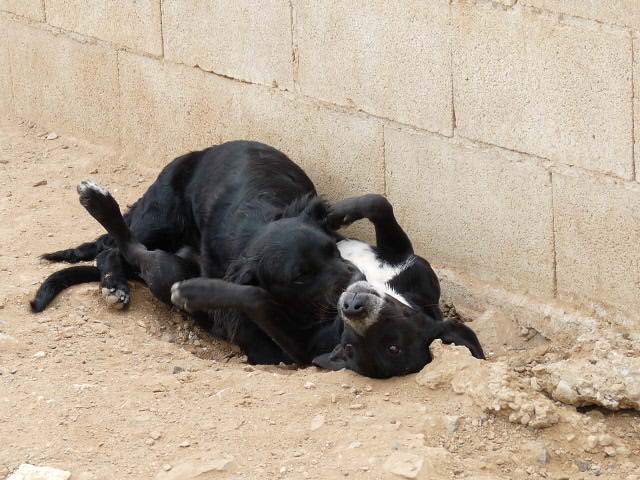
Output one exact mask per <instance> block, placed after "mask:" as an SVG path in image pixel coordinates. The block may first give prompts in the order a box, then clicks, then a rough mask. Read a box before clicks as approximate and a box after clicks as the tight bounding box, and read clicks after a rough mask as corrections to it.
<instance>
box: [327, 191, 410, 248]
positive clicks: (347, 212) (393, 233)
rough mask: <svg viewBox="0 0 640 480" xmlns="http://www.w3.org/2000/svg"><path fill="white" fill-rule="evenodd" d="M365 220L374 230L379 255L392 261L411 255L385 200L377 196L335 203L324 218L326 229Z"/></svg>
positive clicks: (390, 208) (407, 239)
mask: <svg viewBox="0 0 640 480" xmlns="http://www.w3.org/2000/svg"><path fill="white" fill-rule="evenodd" d="M363 218H366V219H368V220H369V221H370V222H371V223H373V226H374V227H375V230H376V246H377V247H378V250H379V251H380V253H381V254H382V256H384V257H386V258H389V259H392V260H395V259H404V258H406V257H408V256H409V255H411V254H413V247H412V245H411V240H409V237H408V236H407V234H406V233H405V232H404V230H403V229H402V227H401V226H400V225H399V224H398V221H397V220H396V217H395V216H394V214H393V207H392V206H391V204H390V203H389V201H388V200H387V199H386V198H385V197H383V196H382V195H378V194H373V193H371V194H368V195H362V196H361V197H352V198H347V199H346V200H341V201H339V202H337V203H335V204H334V205H333V206H332V207H331V212H330V213H329V216H328V217H327V223H328V225H329V228H332V229H333V230H337V229H338V228H340V227H342V226H346V225H350V224H352V223H353V222H355V221H357V220H361V219H363Z"/></svg>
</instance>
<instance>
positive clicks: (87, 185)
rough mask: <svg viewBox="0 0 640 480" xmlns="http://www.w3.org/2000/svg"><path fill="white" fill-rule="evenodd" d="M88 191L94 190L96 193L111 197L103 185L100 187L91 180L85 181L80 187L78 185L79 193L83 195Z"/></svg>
mask: <svg viewBox="0 0 640 480" xmlns="http://www.w3.org/2000/svg"><path fill="white" fill-rule="evenodd" d="M86 190H93V191H94V192H98V193H99V194H100V195H103V196H105V197H106V196H107V195H109V191H108V190H107V189H106V188H104V187H103V186H102V185H98V184H97V183H95V182H92V181H91V180H85V181H83V182H82V183H81V184H80V185H78V192H80V193H82V192H84V191H86Z"/></svg>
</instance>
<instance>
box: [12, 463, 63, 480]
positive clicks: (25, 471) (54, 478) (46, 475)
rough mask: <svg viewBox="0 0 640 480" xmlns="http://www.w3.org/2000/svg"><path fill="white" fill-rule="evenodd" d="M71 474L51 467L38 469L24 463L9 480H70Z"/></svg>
mask: <svg viewBox="0 0 640 480" xmlns="http://www.w3.org/2000/svg"><path fill="white" fill-rule="evenodd" d="M70 476H71V472H67V471H66V470H58V469H57V468H51V467H37V466H35V465H31V464H29V463H23V464H22V465H20V466H19V467H18V469H17V470H16V471H15V472H13V474H11V475H9V476H8V477H7V480H68V479H69V477H70Z"/></svg>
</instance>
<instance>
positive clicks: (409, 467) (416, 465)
mask: <svg viewBox="0 0 640 480" xmlns="http://www.w3.org/2000/svg"><path fill="white" fill-rule="evenodd" d="M423 463H424V459H423V458H422V457H419V456H418V455H414V454H413V453H405V452H395V453H392V454H391V456H390V457H389V458H388V459H387V461H386V462H385V463H384V469H385V470H386V471H387V472H389V473H393V474H394V475H399V476H401V477H404V478H416V477H417V476H418V474H419V473H420V470H422V464H423Z"/></svg>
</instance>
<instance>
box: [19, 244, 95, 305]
mask: <svg viewBox="0 0 640 480" xmlns="http://www.w3.org/2000/svg"><path fill="white" fill-rule="evenodd" d="M56 253H57V252H56ZM99 280H100V270H98V267H94V266H85V265H83V266H77V267H69V268H65V269H63V270H58V271H57V272H55V273H53V274H51V275H50V276H49V277H48V278H47V279H46V280H45V281H44V282H42V285H40V288H38V291H37V292H36V295H35V297H34V298H33V300H31V302H30V303H31V311H32V312H34V313H38V312H41V311H43V310H44V309H45V308H47V305H49V303H51V300H53V299H54V298H55V297H56V295H58V294H59V293H60V292H62V291H63V290H64V289H66V288H69V287H71V286H72V285H78V284H80V283H87V282H97V281H99Z"/></svg>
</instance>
